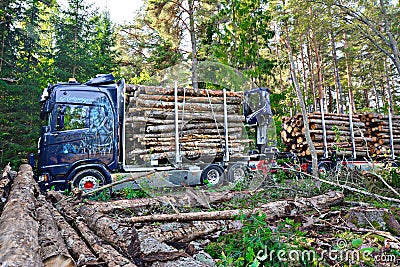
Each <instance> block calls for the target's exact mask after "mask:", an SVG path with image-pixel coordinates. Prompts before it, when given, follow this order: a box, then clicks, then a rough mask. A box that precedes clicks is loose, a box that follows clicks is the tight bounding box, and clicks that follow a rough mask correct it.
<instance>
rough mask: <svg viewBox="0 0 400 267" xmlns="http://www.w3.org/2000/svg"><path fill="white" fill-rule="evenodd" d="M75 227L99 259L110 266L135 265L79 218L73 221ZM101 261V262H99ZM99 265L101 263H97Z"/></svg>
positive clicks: (133, 266)
mask: <svg viewBox="0 0 400 267" xmlns="http://www.w3.org/2000/svg"><path fill="white" fill-rule="evenodd" d="M75 225H76V227H77V228H78V229H79V231H80V232H81V234H82V236H83V238H84V239H85V240H86V242H87V243H88V244H89V245H90V246H91V247H92V248H93V250H94V251H95V252H96V254H98V255H99V259H100V260H103V261H104V262H105V263H106V264H107V265H106V266H110V267H119V266H124V267H135V266H136V265H135V264H134V263H132V262H131V261H130V260H129V259H128V258H126V257H125V256H123V255H121V254H120V253H119V252H118V251H117V250H116V249H115V248H113V247H112V246H111V245H110V244H108V243H107V242H104V241H103V240H102V239H101V238H100V237H99V236H97V235H96V234H95V233H93V231H92V230H91V229H90V228H88V227H87V225H86V224H85V223H83V222H82V221H80V220H77V221H76V222H75ZM100 263H101V262H100ZM99 265H100V266H101V264H99Z"/></svg>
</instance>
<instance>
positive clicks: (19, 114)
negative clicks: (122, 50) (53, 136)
mask: <svg viewBox="0 0 400 267" xmlns="http://www.w3.org/2000/svg"><path fill="white" fill-rule="evenodd" d="M39 95H40V93H39V91H38V89H37V88H36V87H34V86H30V85H10V84H7V83H5V82H2V81H0V129H1V132H0V165H1V166H4V165H5V164H7V162H11V164H12V166H13V167H14V168H15V167H16V168H18V166H19V165H20V164H21V163H22V162H27V159H28V155H29V154H30V153H35V152H36V149H37V148H36V146H37V139H38V137H39V131H40V126H39V124H38V123H37V121H38V117H39V104H38V102H37V101H36V100H37V99H39Z"/></svg>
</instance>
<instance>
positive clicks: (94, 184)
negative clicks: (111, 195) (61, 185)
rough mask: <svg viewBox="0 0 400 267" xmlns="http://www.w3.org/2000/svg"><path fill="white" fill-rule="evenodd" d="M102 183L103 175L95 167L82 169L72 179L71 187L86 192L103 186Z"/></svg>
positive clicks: (103, 180)
mask: <svg viewBox="0 0 400 267" xmlns="http://www.w3.org/2000/svg"><path fill="white" fill-rule="evenodd" d="M104 184H105V178H104V175H103V174H102V173H101V172H100V171H98V170H95V169H86V170H82V171H80V172H78V173H77V174H76V175H75V176H74V178H73V179H72V188H78V189H79V190H82V191H86V192H87V191H90V190H93V189H95V188H98V187H100V186H103V185H104ZM72 188H71V189H72Z"/></svg>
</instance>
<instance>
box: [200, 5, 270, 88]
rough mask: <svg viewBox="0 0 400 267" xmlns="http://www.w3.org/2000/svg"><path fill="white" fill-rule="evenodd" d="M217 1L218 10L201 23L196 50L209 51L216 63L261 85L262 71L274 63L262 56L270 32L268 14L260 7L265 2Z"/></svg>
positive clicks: (265, 70) (265, 71) (262, 83)
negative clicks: (202, 33)
mask: <svg viewBox="0 0 400 267" xmlns="http://www.w3.org/2000/svg"><path fill="white" fill-rule="evenodd" d="M220 4H221V6H220V7H219V11H218V13H216V15H214V17H212V19H210V20H209V21H208V22H205V24H206V25H207V26H206V32H205V38H204V39H203V42H202V45H201V47H200V51H201V50H203V52H202V53H204V54H210V53H211V54H212V55H213V57H215V58H216V59H218V60H219V61H220V62H222V63H224V64H227V65H230V66H233V67H234V68H237V69H238V70H239V71H243V72H244V73H246V74H247V75H248V76H249V77H252V78H253V79H254V80H256V83H257V84H258V85H259V86H262V85H264V84H265V77H266V74H270V73H271V70H272V68H273V66H274V61H272V60H270V59H269V58H268V57H267V56H266V54H267V53H266V51H267V49H268V48H269V47H268V42H269V40H270V39H271V38H272V37H273V35H274V32H273V31H271V30H269V29H270V27H269V23H270V21H271V16H270V14H269V13H268V12H267V11H266V10H265V9H264V8H263V6H264V5H266V4H267V1H264V0H258V1H235V0H233V1H231V0H224V1H221V3H220ZM216 25H217V27H216ZM204 50H205V51H207V52H205V51H204Z"/></svg>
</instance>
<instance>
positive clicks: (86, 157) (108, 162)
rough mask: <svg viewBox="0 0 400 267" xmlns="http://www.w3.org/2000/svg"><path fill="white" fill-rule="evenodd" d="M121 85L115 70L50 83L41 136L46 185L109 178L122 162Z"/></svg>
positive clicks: (82, 184)
mask: <svg viewBox="0 0 400 267" xmlns="http://www.w3.org/2000/svg"><path fill="white" fill-rule="evenodd" d="M118 91H119V90H118V86H117V85H116V84H115V83H114V80H113V77H112V75H106V76H101V77H97V78H94V79H92V80H91V81H89V82H87V83H86V84H79V83H77V82H75V81H70V82H68V83H59V84H56V85H53V86H49V87H48V88H46V89H45V90H44V92H43V95H42V99H41V102H42V111H41V118H42V119H44V120H46V121H47V124H46V126H43V127H42V130H41V133H40V139H39V144H38V147H39V151H38V152H39V155H38V182H39V184H40V186H41V187H42V189H55V190H65V189H70V188H71V185H72V186H75V187H79V188H85V189H90V188H94V187H97V186H100V185H103V184H106V183H109V182H111V175H110V173H111V172H113V171H115V170H116V169H117V167H118V151H119V149H118V145H119V141H118V140H119V136H118V129H119V122H120V117H119V116H118V114H121V112H120V111H119V110H118V108H119V105H118V101H120V99H119V95H118Z"/></svg>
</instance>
